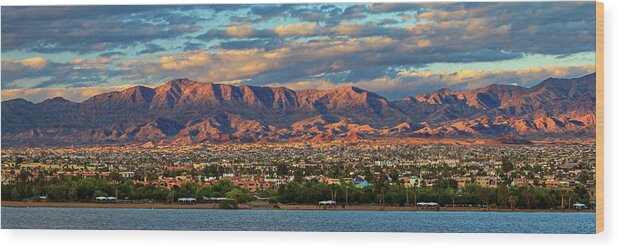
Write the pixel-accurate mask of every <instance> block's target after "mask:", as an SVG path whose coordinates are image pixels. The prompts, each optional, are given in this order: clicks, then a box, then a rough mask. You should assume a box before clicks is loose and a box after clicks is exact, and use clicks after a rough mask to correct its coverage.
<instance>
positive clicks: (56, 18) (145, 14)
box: [2, 6, 200, 54]
mask: <svg viewBox="0 0 619 249" xmlns="http://www.w3.org/2000/svg"><path fill="white" fill-rule="evenodd" d="M186 8H188V7H187V6H48V7H44V6H32V7H13V6H5V7H3V8H2V51H3V52H6V51H25V52H39V53H56V52H74V53H81V54H84V53H89V52H105V51H109V50H111V49H116V48H127V47H130V46H134V45H137V44H139V43H145V42H150V41H154V40H158V39H173V38H176V37H180V36H182V35H185V34H188V33H192V32H196V31H198V30H199V29H200V27H199V26H196V25H195V23H196V22H197V21H198V20H199V18H200V17H196V16H192V15H191V13H190V12H188V11H183V9H186ZM189 8H190V6H189Z"/></svg>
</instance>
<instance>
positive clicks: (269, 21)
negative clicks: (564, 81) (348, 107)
mask: <svg viewBox="0 0 619 249" xmlns="http://www.w3.org/2000/svg"><path fill="white" fill-rule="evenodd" d="M1 11H2V17H1V19H2V20H1V21H2V25H1V36H2V41H1V43H2V47H1V55H2V69H1V73H2V74H1V88H2V100H3V101H4V100H8V99H14V98H24V99H26V100H29V101H32V102H35V103H36V102H41V101H43V100H45V99H47V98H51V97H57V96H62V97H64V98H67V99H69V100H72V101H76V102H81V101H83V100H85V99H87V98H88V97H91V96H93V95H96V94H99V93H103V92H109V91H114V90H120V89H123V88H126V87H129V86H134V85H145V86H151V87H155V86H157V85H160V84H163V83H165V82H167V81H169V80H172V79H177V78H189V79H193V80H198V81H202V82H214V83H221V84H234V85H243V84H247V85H254V86H285V87H288V88H291V89H309V88H312V89H328V88H335V87H342V86H349V85H354V86H357V87H360V88H363V89H366V90H369V91H373V92H376V93H378V94H380V95H382V96H384V97H386V98H388V99H401V98H403V97H407V96H412V95H416V94H420V93H427V92H431V91H435V90H438V89H441V88H450V89H454V90H457V89H471V88H477V87H482V86H486V85H490V84H512V85H521V86H525V87H528V86H532V85H535V84H536V83H539V82H540V81H542V80H544V79H546V78H549V77H559V78H573V77H580V76H583V75H585V74H589V73H593V72H594V71H595V2H511V3H507V2H506V3H472V2H467V3H426V4H420V3H375V4H370V3H360V4H355V3H345V4H344V3H338V4H285V5H282V4H261V5H239V4H237V5H158V6H154V5H153V6H146V5H141V6H54V7H45V6H37V7H6V6H3V7H2V8H1Z"/></svg>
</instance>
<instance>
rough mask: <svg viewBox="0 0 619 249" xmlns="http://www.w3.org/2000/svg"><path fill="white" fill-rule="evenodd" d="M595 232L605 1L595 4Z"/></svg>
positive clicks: (600, 201) (600, 207)
mask: <svg viewBox="0 0 619 249" xmlns="http://www.w3.org/2000/svg"><path fill="white" fill-rule="evenodd" d="M595 82H596V88H595V95H596V102H595V103H596V104H595V109H596V121H595V124H596V127H595V150H596V155H595V157H596V159H595V164H596V166H595V168H596V171H595V172H596V173H595V182H596V184H595V204H596V208H595V232H596V233H601V232H603V231H604V3H601V2H596V6H595Z"/></svg>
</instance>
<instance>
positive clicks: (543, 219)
mask: <svg viewBox="0 0 619 249" xmlns="http://www.w3.org/2000/svg"><path fill="white" fill-rule="evenodd" d="M2 228H3V229H98V230H115V229H123V230H197V231H320V232H437V233H445V232H452V233H453V232H455V233H459V232H470V233H595V213H590V212H576V213H559V212H557V213H551V212H436V211H414V212H411V211H324V210H311V211H300V210H214V209H124V208H50V207H37V208H15V207H2Z"/></svg>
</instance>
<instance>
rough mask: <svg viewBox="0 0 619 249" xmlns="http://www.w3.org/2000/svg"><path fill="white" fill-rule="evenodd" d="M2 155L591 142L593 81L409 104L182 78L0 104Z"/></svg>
mask: <svg viewBox="0 0 619 249" xmlns="http://www.w3.org/2000/svg"><path fill="white" fill-rule="evenodd" d="M1 108H2V121H1V122H2V145H3V146H66V145H95V144H113V143H155V144H157V143H165V144H196V143H203V142H211V143H217V142H256V141H324V140H337V139H343V140H355V139H363V138H367V139H374V138H389V137H430V138H432V137H437V138H440V137H449V138H497V137H514V138H518V139H541V138H594V137H595V73H593V74H589V75H586V76H583V77H580V78H574V79H557V78H549V79H546V80H544V81H542V82H540V83H539V84H537V85H535V86H533V87H530V88H527V87H521V86H513V85H497V84H494V85H490V86H487V87H482V88H477V89H472V90H462V91H454V90H449V89H441V90H438V91H435V92H432V93H427V94H420V95H416V96H410V97H407V98H404V99H402V100H395V101H388V100H387V99H386V98H384V97H382V96H380V95H378V94H376V93H373V92H370V91H366V90H363V89H360V88H357V87H351V86H347V87H341V88H335V89H329V90H291V89H288V88H285V87H258V86H248V85H243V86H233V85H227V84H213V83H201V82H197V81H193V80H189V79H176V80H172V81H170V82H167V83H165V84H163V85H160V86H158V87H155V88H149V87H144V86H136V87H131V88H127V89H125V90H122V91H115V92H109V93H103V94H99V95H96V96H93V97H91V98H89V99H87V100H85V101H83V102H81V103H75V102H71V101H69V100H66V99H64V98H61V97H56V98H52V99H47V100H45V101H43V102H41V103H36V104H35V103H32V102H29V101H26V100H24V99H13V100H8V101H3V102H2V104H1Z"/></svg>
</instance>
